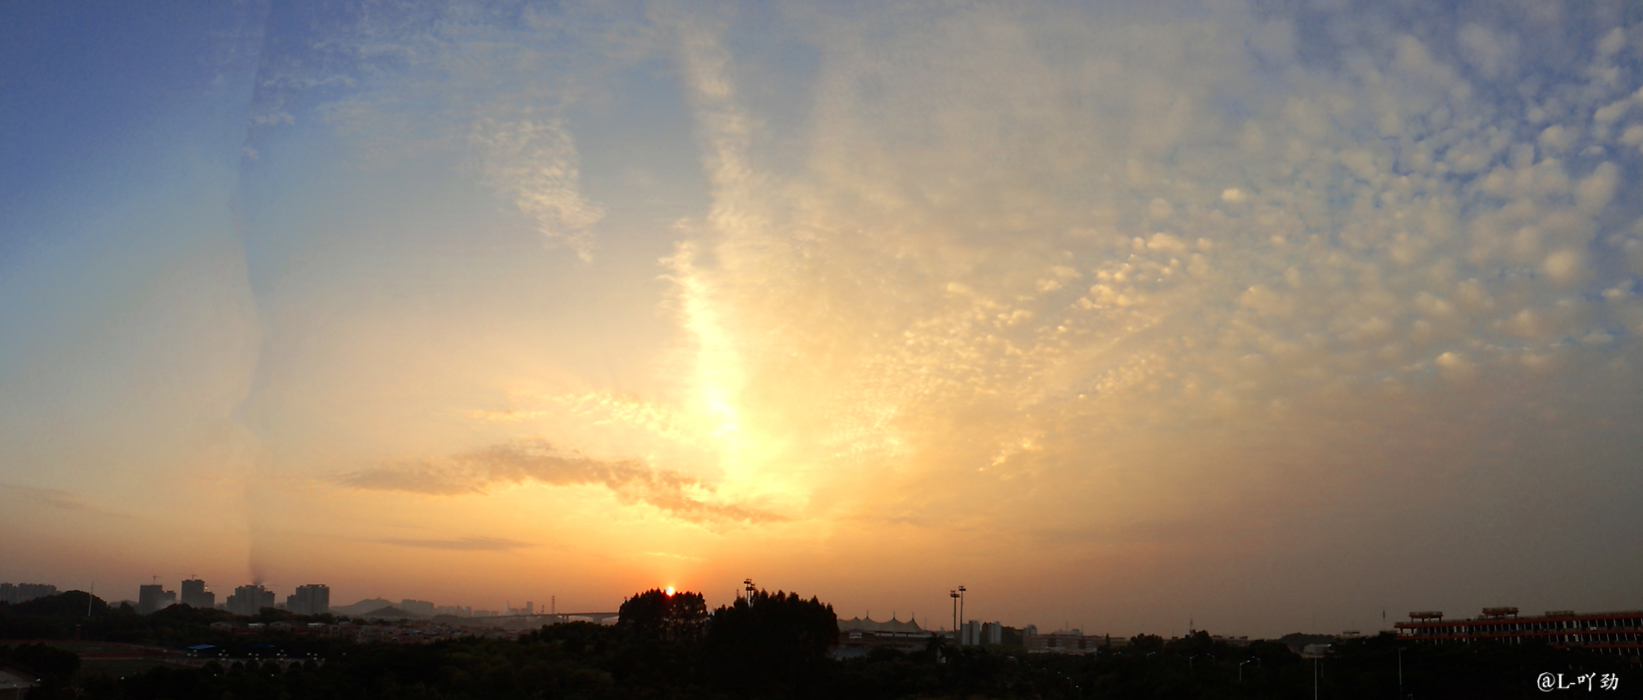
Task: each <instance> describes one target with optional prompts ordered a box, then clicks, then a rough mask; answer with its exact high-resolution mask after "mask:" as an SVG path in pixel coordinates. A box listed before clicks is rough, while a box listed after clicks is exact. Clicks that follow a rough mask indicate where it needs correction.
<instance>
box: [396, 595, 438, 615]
mask: <svg viewBox="0 0 1643 700" xmlns="http://www.w3.org/2000/svg"><path fill="white" fill-rule="evenodd" d="M399 609H400V610H404V611H405V612H408V613H410V614H412V615H424V616H427V617H433V616H434V604H433V602H432V601H427V600H411V599H410V598H406V599H403V600H401V601H399Z"/></svg>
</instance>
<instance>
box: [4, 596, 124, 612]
mask: <svg viewBox="0 0 1643 700" xmlns="http://www.w3.org/2000/svg"><path fill="white" fill-rule="evenodd" d="M88 602H89V603H90V605H87V603H88ZM4 610H5V611H6V612H10V613H11V614H13V615H24V616H28V617H68V618H73V617H85V616H86V611H87V610H90V611H91V614H93V615H107V614H108V613H109V607H108V603H107V602H104V601H103V599H102V598H98V597H96V596H94V595H91V594H90V593H87V592H85V591H66V592H63V593H58V594H57V595H48V596H45V597H42V598H35V599H34V600H30V601H26V602H22V603H18V604H16V605H8V606H6V607H5V608H4Z"/></svg>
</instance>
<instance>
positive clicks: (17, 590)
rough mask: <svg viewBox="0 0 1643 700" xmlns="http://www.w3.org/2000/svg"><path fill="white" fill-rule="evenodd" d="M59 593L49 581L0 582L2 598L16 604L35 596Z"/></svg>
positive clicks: (0, 597)
mask: <svg viewBox="0 0 1643 700" xmlns="http://www.w3.org/2000/svg"><path fill="white" fill-rule="evenodd" d="M48 595H57V587H56V586H53V585H51V584H49V583H19V584H15V585H13V584H10V583H0V600H3V601H6V602H7V603H11V604H12V605H16V604H18V603H26V602H28V601H31V600H34V599H35V598H44V597H46V596H48Z"/></svg>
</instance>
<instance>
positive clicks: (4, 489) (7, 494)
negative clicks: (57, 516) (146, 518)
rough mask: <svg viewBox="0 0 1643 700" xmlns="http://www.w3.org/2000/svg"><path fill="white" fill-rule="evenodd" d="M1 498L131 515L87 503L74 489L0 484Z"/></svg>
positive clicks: (70, 509) (106, 513) (69, 508)
mask: <svg viewBox="0 0 1643 700" xmlns="http://www.w3.org/2000/svg"><path fill="white" fill-rule="evenodd" d="M0 499H4V500H8V501H12V502H14V503H21V504H25V505H36V506H45V507H47V508H56V509H58V510H66V511H71V512H75V513H94V514H97V515H112V516H117V517H122V518H125V517H131V516H128V515H125V514H123V513H114V512H110V511H108V510H105V509H103V508H99V507H97V506H94V505H91V504H89V503H86V502H85V501H84V500H83V499H84V497H83V496H82V495H81V494H79V493H76V492H73V491H66V490H63V489H43V488H35V487H32V486H19V485H17V484H0Z"/></svg>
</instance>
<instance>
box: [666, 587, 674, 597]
mask: <svg viewBox="0 0 1643 700" xmlns="http://www.w3.org/2000/svg"><path fill="white" fill-rule="evenodd" d="M667 594H668V595H673V587H672V586H668V587H667Z"/></svg>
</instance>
